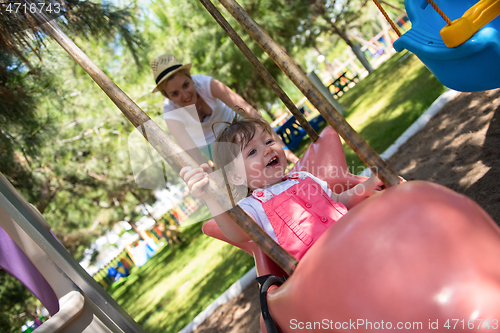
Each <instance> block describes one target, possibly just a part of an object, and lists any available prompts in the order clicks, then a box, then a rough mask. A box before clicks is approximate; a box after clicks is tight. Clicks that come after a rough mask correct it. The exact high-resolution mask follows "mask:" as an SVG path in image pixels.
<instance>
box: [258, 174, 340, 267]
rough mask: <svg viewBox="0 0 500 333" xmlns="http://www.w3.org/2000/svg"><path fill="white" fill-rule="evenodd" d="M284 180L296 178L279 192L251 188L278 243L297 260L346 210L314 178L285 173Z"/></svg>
mask: <svg viewBox="0 0 500 333" xmlns="http://www.w3.org/2000/svg"><path fill="white" fill-rule="evenodd" d="M284 179H297V180H298V181H299V183H298V184H295V185H293V186H292V187H290V188H289V189H287V190H286V191H284V192H283V193H281V194H278V195H274V194H272V193H271V192H270V191H268V190H265V189H257V190H255V191H253V193H252V196H253V197H254V198H256V199H257V200H259V201H260V202H261V203H262V206H263V208H264V211H265V213H266V215H267V217H268V218H269V221H270V222H271V225H272V227H273V230H274V232H275V233H276V237H277V238H278V243H279V244H280V245H281V247H283V248H284V249H285V250H287V251H288V252H289V253H290V254H291V255H292V256H294V257H295V258H297V260H300V259H301V258H302V256H303V255H304V254H305V253H306V251H307V250H308V249H309V247H311V245H312V244H313V243H314V242H315V241H316V240H317V239H318V238H319V237H320V236H321V235H322V234H323V233H324V232H325V231H326V230H327V229H328V228H329V227H330V226H332V225H333V224H334V223H335V222H337V221H338V220H339V219H340V218H341V217H342V216H344V215H345V214H346V213H347V208H346V207H345V206H344V205H343V204H342V203H337V202H335V201H333V200H332V199H331V198H330V197H329V196H328V194H327V193H326V192H325V191H324V190H323V189H322V188H321V185H319V184H318V183H317V182H316V181H314V180H313V179H312V178H310V177H308V176H307V175H306V174H304V173H302V172H294V173H293V174H288V175H286V176H285V177H284Z"/></svg>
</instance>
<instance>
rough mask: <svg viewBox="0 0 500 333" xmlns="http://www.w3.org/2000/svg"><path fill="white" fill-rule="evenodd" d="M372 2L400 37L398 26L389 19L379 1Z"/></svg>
mask: <svg viewBox="0 0 500 333" xmlns="http://www.w3.org/2000/svg"><path fill="white" fill-rule="evenodd" d="M373 2H375V5H377V7H378V9H379V10H380V12H381V13H382V15H384V17H385V19H386V20H387V22H389V24H390V25H391V27H392V30H394V31H395V32H396V34H397V35H398V37H401V32H400V31H399V29H398V27H397V26H396V24H395V23H394V22H393V21H392V20H391V18H390V17H389V15H387V12H386V11H385V10H384V8H382V6H381V5H380V3H379V2H378V0H373Z"/></svg>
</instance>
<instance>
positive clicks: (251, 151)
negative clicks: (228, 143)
mask: <svg viewBox="0 0 500 333" xmlns="http://www.w3.org/2000/svg"><path fill="white" fill-rule="evenodd" d="M256 152H257V151H256V150H255V149H252V150H250V151H249V152H248V156H252V155H253V154H255V153H256Z"/></svg>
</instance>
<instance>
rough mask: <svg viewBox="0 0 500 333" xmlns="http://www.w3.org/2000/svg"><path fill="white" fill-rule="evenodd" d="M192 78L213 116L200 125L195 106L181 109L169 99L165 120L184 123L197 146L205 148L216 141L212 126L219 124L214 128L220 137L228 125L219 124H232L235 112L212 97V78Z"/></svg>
mask: <svg viewBox="0 0 500 333" xmlns="http://www.w3.org/2000/svg"><path fill="white" fill-rule="evenodd" d="M191 77H192V78H193V81H194V84H195V89H196V91H197V92H198V94H199V95H200V96H201V98H203V100H204V101H205V102H206V103H207V104H208V106H209V107H210V109H212V114H211V115H210V116H208V117H206V118H205V119H204V120H203V122H202V123H200V119H199V117H198V112H197V111H196V107H195V106H194V105H190V106H187V107H181V106H179V105H178V104H176V103H175V102H173V101H171V100H169V99H168V98H165V102H164V104H163V118H164V119H165V120H169V119H171V120H177V121H180V122H182V123H183V124H184V126H185V128H186V131H187V132H188V134H189V136H190V137H191V138H192V139H193V141H194V143H195V144H196V146H197V147H203V146H206V145H208V144H211V143H212V142H214V141H215V136H214V133H213V131H212V125H213V124H215V123H217V124H216V125H215V126H213V127H214V131H215V133H216V135H218V134H219V132H220V131H222V130H224V129H225V128H226V127H227V126H228V124H226V123H219V122H228V123H231V121H232V120H233V118H234V115H235V112H234V111H233V110H232V109H231V108H230V107H229V106H227V105H226V104H224V103H223V102H222V101H220V100H219V99H218V98H215V97H214V96H213V95H212V90H211V89H210V81H211V80H212V77H210V76H207V75H202V74H195V75H191Z"/></svg>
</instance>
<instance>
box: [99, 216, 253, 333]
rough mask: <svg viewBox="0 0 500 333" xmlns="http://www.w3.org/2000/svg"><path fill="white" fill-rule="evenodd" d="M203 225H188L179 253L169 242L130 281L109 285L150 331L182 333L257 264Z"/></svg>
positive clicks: (112, 293)
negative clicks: (205, 232) (208, 232)
mask: <svg viewBox="0 0 500 333" xmlns="http://www.w3.org/2000/svg"><path fill="white" fill-rule="evenodd" d="M202 209H205V207H203V208H200V210H202ZM198 213H200V212H198ZM201 226H202V223H195V224H191V225H189V226H187V227H185V228H182V231H183V232H184V233H185V234H186V235H187V236H188V238H189V243H187V244H184V245H183V246H182V247H181V248H180V249H177V251H173V250H172V249H171V248H170V247H169V246H164V247H163V248H162V249H161V250H160V251H159V252H158V253H157V254H156V255H155V256H154V257H153V258H151V259H150V260H149V261H148V262H147V263H146V264H145V265H144V266H142V267H140V268H137V267H136V268H135V269H134V270H133V271H132V272H131V275H130V277H129V278H128V280H127V281H126V282H125V283H123V284H121V285H120V286H119V287H117V288H116V289H113V288H109V289H108V292H109V294H110V295H111V296H112V297H113V298H114V299H115V300H116V301H117V302H118V304H120V305H121V306H122V307H123V308H124V309H125V310H126V311H127V312H128V313H129V314H130V315H131V316H132V318H134V320H135V321H137V322H138V323H139V324H140V325H141V326H142V327H143V328H144V329H145V330H146V332H148V333H156V332H158V333H159V332H162V333H164V332H171V333H174V332H178V331H179V330H180V329H182V328H183V327H184V326H186V325H187V324H188V323H189V322H191V320H193V318H194V317H196V315H198V313H200V312H201V311H203V310H204V309H205V308H206V307H207V306H208V305H209V304H210V303H212V302H213V301H214V300H215V299H216V298H217V297H218V296H219V295H220V294H222V293H223V292H224V291H226V289H227V288H229V286H231V284H233V283H234V282H236V281H237V280H238V279H239V278H240V277H241V276H243V275H244V274H245V273H246V272H247V271H248V270H249V269H250V268H252V267H253V265H254V262H253V259H252V257H250V256H249V255H248V254H247V253H246V252H244V251H242V250H239V249H237V248H236V247H234V246H232V245H229V244H226V243H223V242H221V241H218V240H215V239H213V238H210V237H206V236H205V235H203V233H202V232H201Z"/></svg>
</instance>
